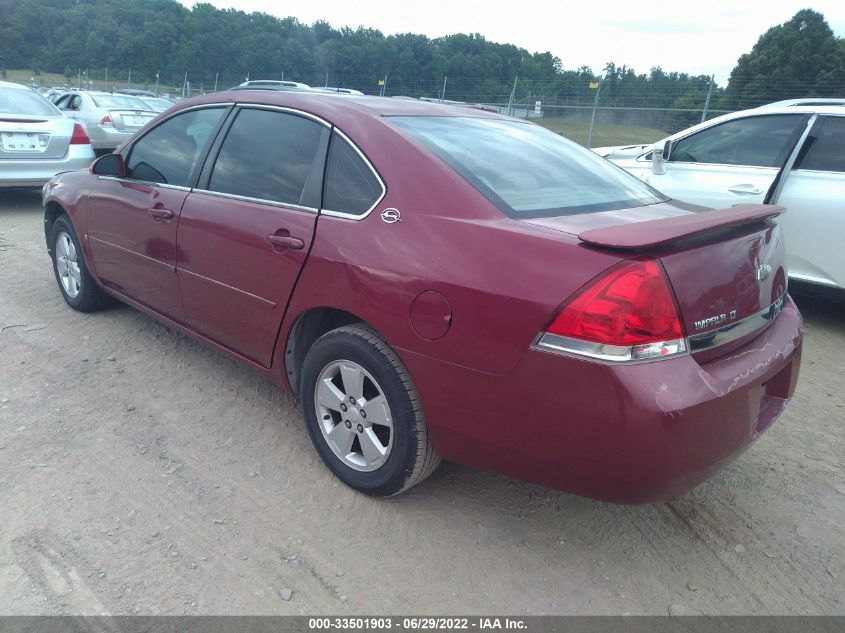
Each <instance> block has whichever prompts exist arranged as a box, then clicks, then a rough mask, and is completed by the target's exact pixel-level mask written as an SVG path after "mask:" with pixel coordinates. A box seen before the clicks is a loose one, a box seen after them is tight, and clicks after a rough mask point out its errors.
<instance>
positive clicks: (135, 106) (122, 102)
mask: <svg viewBox="0 0 845 633" xmlns="http://www.w3.org/2000/svg"><path fill="white" fill-rule="evenodd" d="M91 98H92V99H93V100H94V103H95V104H96V106H97V107H98V108H103V109H109V108H118V109H121V110H124V109H125V110H149V108H148V107H147V105H146V104H145V103H144V102H143V101H141V100H140V99H139V98H138V97H132V96H129V95H91Z"/></svg>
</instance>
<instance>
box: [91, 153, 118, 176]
mask: <svg viewBox="0 0 845 633" xmlns="http://www.w3.org/2000/svg"><path fill="white" fill-rule="evenodd" d="M91 173H92V174H96V175H97V176H116V177H118V178H125V177H126V164H125V163H124V162H123V156H121V155H120V154H106V155H105V156H100V157H99V158H98V159H97V160H95V161H94V162H93V163H91Z"/></svg>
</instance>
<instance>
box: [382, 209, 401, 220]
mask: <svg viewBox="0 0 845 633" xmlns="http://www.w3.org/2000/svg"><path fill="white" fill-rule="evenodd" d="M381 219H382V220H384V221H385V222H387V223H388V224H395V223H396V222H400V221H401V220H402V215H401V214H400V213H399V209H394V208H392V207H391V208H390V209H385V210H384V211H382V212H381Z"/></svg>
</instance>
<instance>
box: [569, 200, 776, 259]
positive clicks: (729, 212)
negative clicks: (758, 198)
mask: <svg viewBox="0 0 845 633" xmlns="http://www.w3.org/2000/svg"><path fill="white" fill-rule="evenodd" d="M783 211H784V208H783V207H778V206H775V205H771V204H738V205H736V206H735V207H728V208H727V209H718V210H716V211H700V212H696V213H690V214H689V215H679V216H676V217H672V218H660V219H659V220H647V221H645V222H633V223H630V224H617V225H615V226H608V227H604V228H600V229H590V230H589V231H584V232H582V233H579V234H578V239H580V240H581V241H582V242H586V243H587V244H593V245H594V246H604V247H605V248H619V249H625V250H639V249H643V248H650V247H652V246H661V245H663V244H671V243H672V242H677V241H678V240H682V239H686V238H690V237H695V236H697V235H702V234H704V233H711V232H713V231H721V230H722V229H727V228H731V227H735V226H742V225H743V224H751V223H753V222H759V221H760V220H765V219H767V218H773V217H775V216H777V215H780V214H781V213H783Z"/></svg>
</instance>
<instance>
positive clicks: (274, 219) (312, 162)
mask: <svg viewBox="0 0 845 633" xmlns="http://www.w3.org/2000/svg"><path fill="white" fill-rule="evenodd" d="M329 135H330V127H329V126H328V125H327V124H326V123H324V122H321V121H318V120H316V119H314V118H312V117H309V116H307V115H304V114H299V113H295V112H291V111H289V110H284V109H279V108H264V107H258V106H255V107H253V106H244V107H240V108H239V109H238V111H237V112H236V114H235V116H234V118H233V120H232V122H231V125H230V126H229V127H228V130H227V131H226V132H225V134H223V135H221V136H220V138H218V140H217V141H216V142H215V146H214V147H213V148H212V151H211V153H210V155H209V158H208V160H207V161H206V166H205V167H204V168H203V172H202V175H201V176H200V180H199V182H198V184H197V189H196V190H194V191H193V192H192V193H191V194H190V195H189V196H188V198H187V200H186V201H185V204H184V206H183V207H182V214H181V218H180V224H179V240H178V275H179V282H180V287H181V291H182V299H183V303H184V307H185V314H186V319H187V321H188V323H189V324H190V325H191V326H192V327H193V328H194V329H196V330H197V331H199V332H200V333H202V334H203V335H205V336H207V337H208V338H210V339H212V340H214V341H215V342H217V343H219V344H220V345H223V346H225V347H227V348H229V349H231V350H234V351H235V352H238V353H239V354H242V355H243V356H245V357H247V358H249V359H251V360H253V361H255V362H257V363H260V364H261V365H264V366H266V367H269V366H270V362H271V357H272V352H273V347H274V345H275V341H276V336H277V334H278V330H279V325H280V323H281V320H282V316H283V315H284V311H285V308H286V307H287V302H288V299H289V297H290V294H291V291H292V290H293V286H294V284H295V283H296V279H297V277H298V275H299V271H300V269H301V268H302V265H303V264H304V262H305V258H306V256H307V254H308V251H309V249H310V246H311V240H312V237H313V235H314V227H315V223H316V218H317V213H318V210H319V207H320V204H321V203H320V199H321V189H322V182H323V170H324V165H325V161H326V151H327V147H328V139H329Z"/></svg>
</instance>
